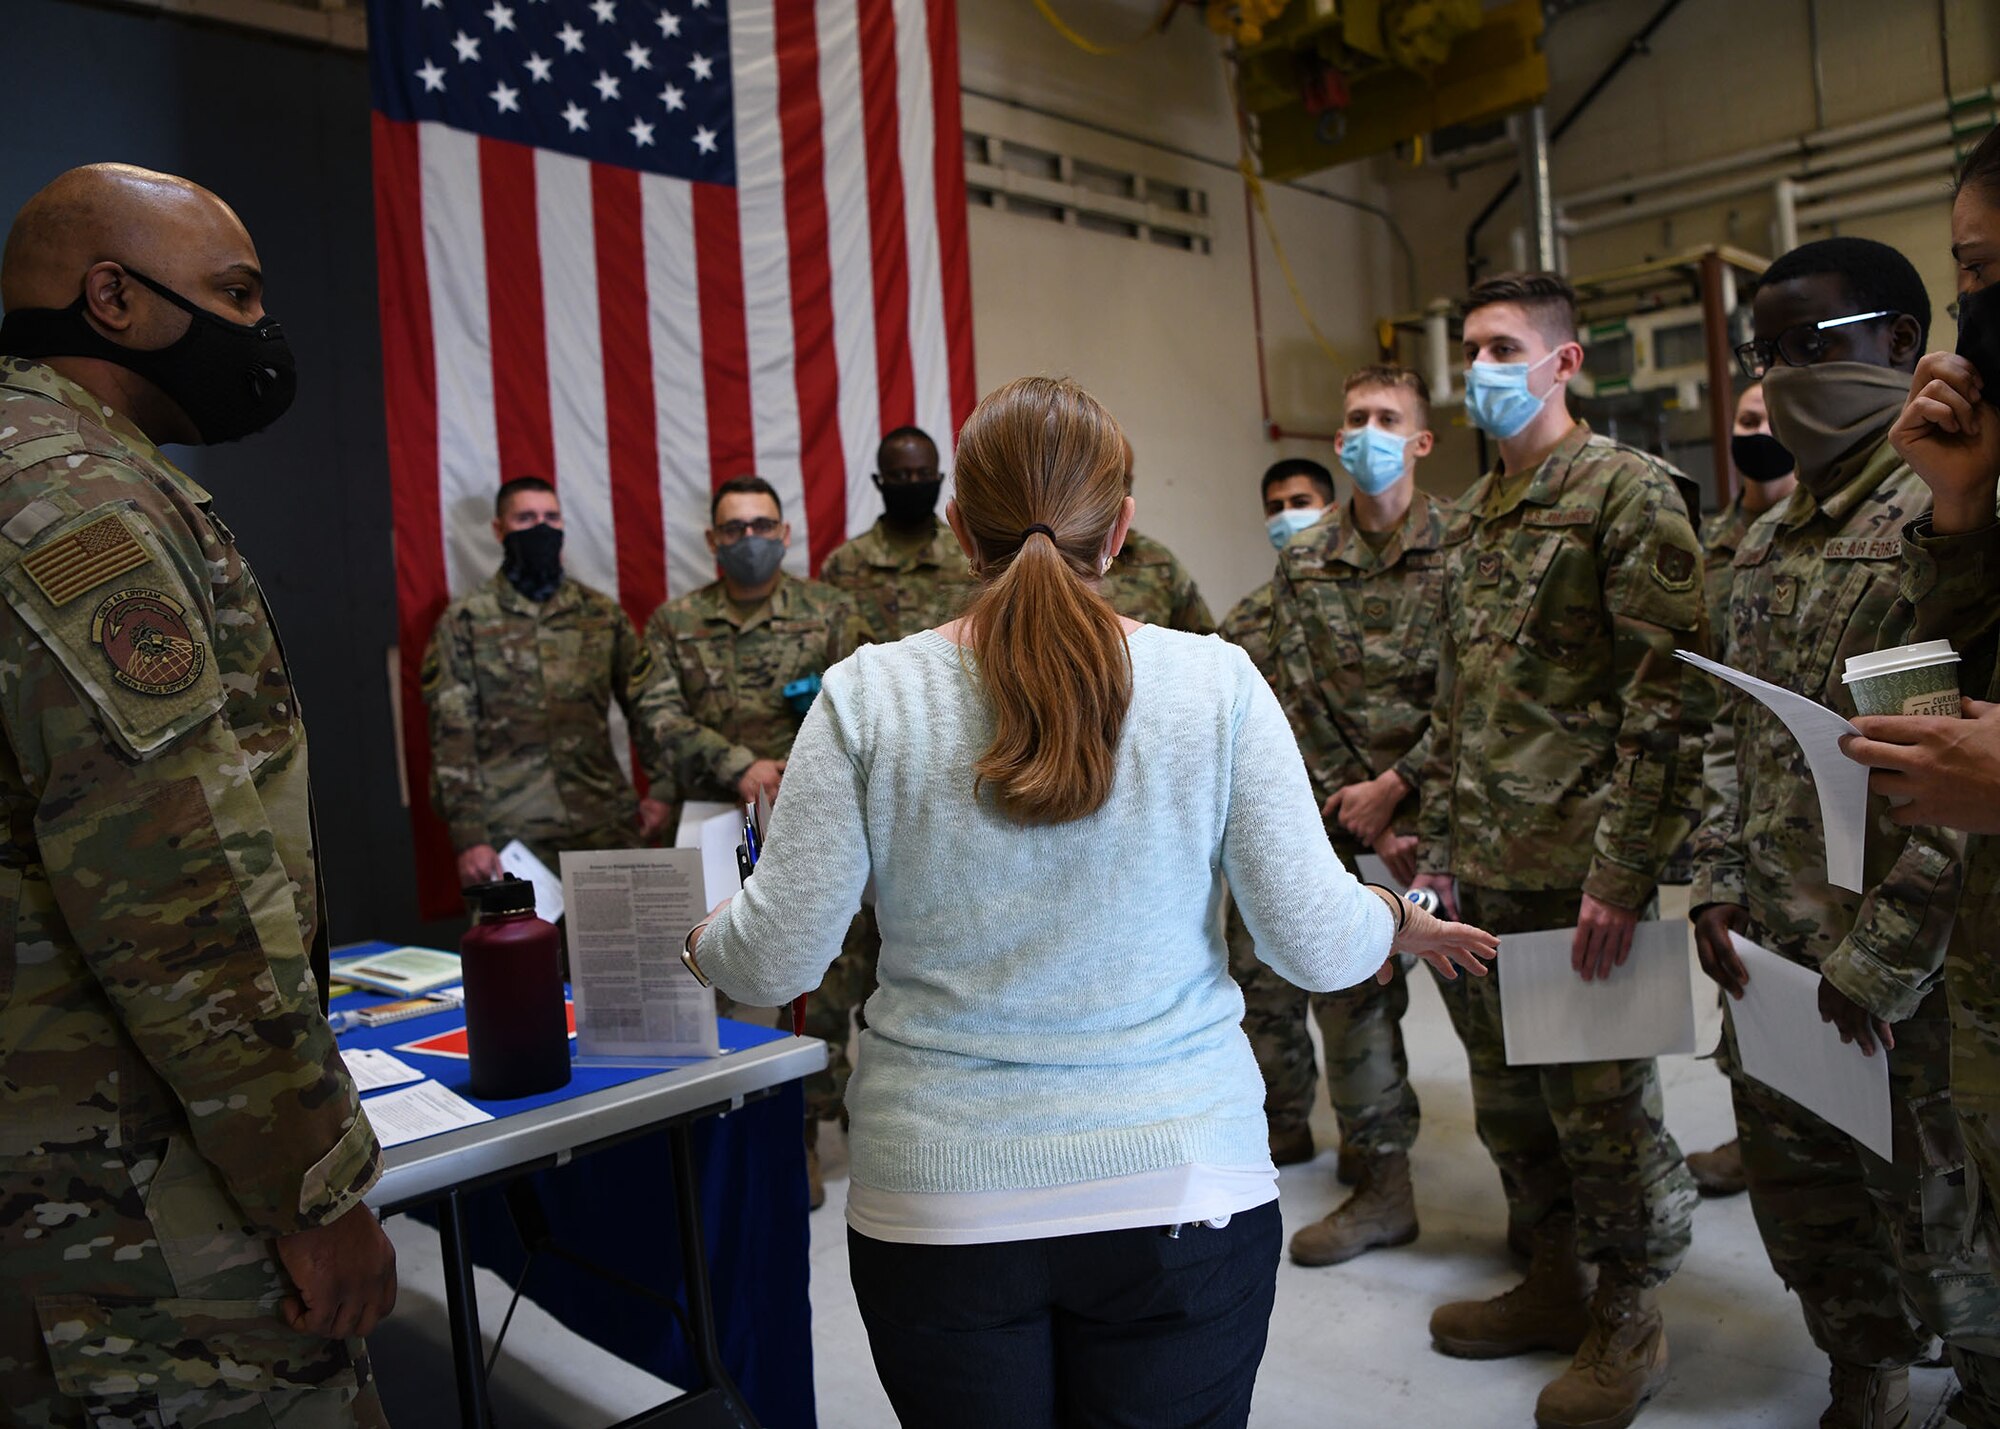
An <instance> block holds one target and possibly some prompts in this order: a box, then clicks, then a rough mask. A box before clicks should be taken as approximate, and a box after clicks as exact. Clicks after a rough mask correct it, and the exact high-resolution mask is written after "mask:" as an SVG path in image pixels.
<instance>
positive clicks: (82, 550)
mask: <svg viewBox="0 0 2000 1429" xmlns="http://www.w3.org/2000/svg"><path fill="white" fill-rule="evenodd" d="M149 559H151V558H150V557H149V556H147V554H146V548H145V547H144V546H142V545H140V544H139V543H138V541H137V540H135V539H134V538H133V536H132V533H131V531H129V530H127V529H126V526H125V523H124V521H122V520H120V519H119V517H118V514H117V513H116V512H113V513H111V514H110V515H106V516H100V517H98V518H97V519H96V520H95V521H93V522H91V523H90V524H89V525H88V526H85V527H83V528H82V529H80V530H76V531H72V532H70V533H69V535H67V536H64V537H62V538H61V539H59V540H55V541H51V542H49V543H48V544H47V545H46V546H43V547H42V548H41V549H40V550H38V551H32V552H30V553H29V554H28V555H26V556H24V557H22V559H21V569H22V570H24V571H26V572H27V573H28V575H29V576H30V577H32V578H33V580H34V582H35V584H36V585H37V586H39V587H40V588H41V592H42V594H43V595H45V596H47V597H48V599H49V604H50V605H67V604H69V602H71V601H73V600H75V599H76V598H77V597H78V596H80V595H82V594H83V593H84V592H85V591H87V590H92V589H95V588H96V587H98V586H101V585H103V584H104V583H105V582H106V581H108V580H111V579H112V578H113V577H116V576H121V575H123V574H124V573H125V572H126V571H129V570H131V569H132V568H133V567H134V566H143V565H144V564H146V562H147V561H148V560H149Z"/></svg>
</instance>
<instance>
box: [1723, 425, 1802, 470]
mask: <svg viewBox="0 0 2000 1429" xmlns="http://www.w3.org/2000/svg"><path fill="white" fill-rule="evenodd" d="M1729 459H1730V460H1731V461H1733V462H1735V463H1736V469H1737V470H1738V471H1740V472H1742V473H1743V474H1744V475H1745V476H1746V477H1748V478H1749V479H1750V480H1752V481H1780V480H1782V479H1783V478H1785V477H1788V476H1790V475H1791V474H1792V473H1793V472H1795V471H1797V470H1798V469H1799V463H1798V458H1796V457H1794V456H1793V455H1792V454H1791V453H1790V452H1788V451H1786V450H1785V447H1784V444H1783V443H1782V442H1780V441H1779V440H1778V439H1777V438H1776V437H1774V436H1772V435H1771V434H1770V433H1769V432H1738V433H1737V434H1736V435H1735V436H1733V437H1731V438H1730V439H1729Z"/></svg>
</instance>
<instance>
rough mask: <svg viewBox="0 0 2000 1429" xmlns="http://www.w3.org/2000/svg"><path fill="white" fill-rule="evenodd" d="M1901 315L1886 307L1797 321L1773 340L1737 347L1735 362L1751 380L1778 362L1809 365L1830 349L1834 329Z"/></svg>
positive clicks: (1822, 359)
mask: <svg viewBox="0 0 2000 1429" xmlns="http://www.w3.org/2000/svg"><path fill="white" fill-rule="evenodd" d="M1901 316H1902V314H1901V313H1899V312H1894V311H1892V310H1890V309H1888V308H1884V309H1882V310H1881V311H1880V312H1873V313H1851V314H1849V315H1848V316H1847V317H1844V318H1827V319H1825V320H1824V321H1822V322H1816V323H1799V324H1798V325H1797V326H1795V327H1788V328H1786V329H1785V330H1784V331H1783V332H1781V333H1779V334H1778V336H1777V339H1776V340H1775V341H1773V340H1772V339H1769V338H1758V339H1757V340H1756V341H1754V342H1746V343H1744V344H1743V345H1742V346H1741V347H1739V348H1737V349H1736V365H1737V366H1738V367H1740V368H1742V369H1743V375H1744V376H1745V377H1748V378H1749V379H1751V380H1752V381H1753V382H1754V381H1756V380H1757V379H1758V378H1760V377H1762V376H1763V375H1764V374H1765V373H1766V372H1769V371H1770V370H1771V369H1772V368H1773V367H1776V366H1777V365H1778V364H1779V363H1780V362H1782V363H1784V365H1785V366H1787V367H1811V366H1812V365H1813V364H1814V363H1815V362H1822V361H1824V360H1825V359H1826V355H1827V353H1828V352H1829V351H1830V350H1832V347H1833V339H1832V338H1830V337H1828V336H1827V334H1828V333H1829V332H1830V331H1832V330H1833V329H1834V328H1843V327H1851V326H1853V325H1854V324H1855V323H1869V322H1874V321H1875V320H1876V319H1877V318H1899V317H1901Z"/></svg>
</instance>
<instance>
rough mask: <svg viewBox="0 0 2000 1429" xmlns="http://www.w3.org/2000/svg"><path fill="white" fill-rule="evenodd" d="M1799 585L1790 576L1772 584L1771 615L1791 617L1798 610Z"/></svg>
mask: <svg viewBox="0 0 2000 1429" xmlns="http://www.w3.org/2000/svg"><path fill="white" fill-rule="evenodd" d="M1798 605H1799V583H1798V582H1797V581H1795V580H1793V579H1792V578H1791V577H1790V576H1779V577H1778V578H1777V579H1776V580H1774V581H1772V582H1771V614H1773V615H1790V614H1792V613H1793V612H1794V611H1795V610H1797V609H1798Z"/></svg>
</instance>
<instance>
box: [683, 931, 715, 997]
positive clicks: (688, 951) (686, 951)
mask: <svg viewBox="0 0 2000 1429" xmlns="http://www.w3.org/2000/svg"><path fill="white" fill-rule="evenodd" d="M714 921H715V920H714V919H713V918H704V919H702V920H701V921H700V922H699V923H697V924H695V925H694V926H693V927H692V928H690V929H688V931H687V936H686V937H685V938H683V939H681V966H682V967H684V968H686V969H687V970H688V971H689V972H691V973H693V974H694V980H695V981H696V982H698V983H700V984H701V985H702V986H703V987H713V986H715V984H714V983H712V982H710V981H709V980H708V974H707V973H705V972H703V971H702V970H701V964H700V963H698V962H696V961H695V959H694V940H695V935H696V934H698V933H700V932H701V930H702V929H703V928H706V927H707V926H708V925H709V924H710V923H713V922H714Z"/></svg>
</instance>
